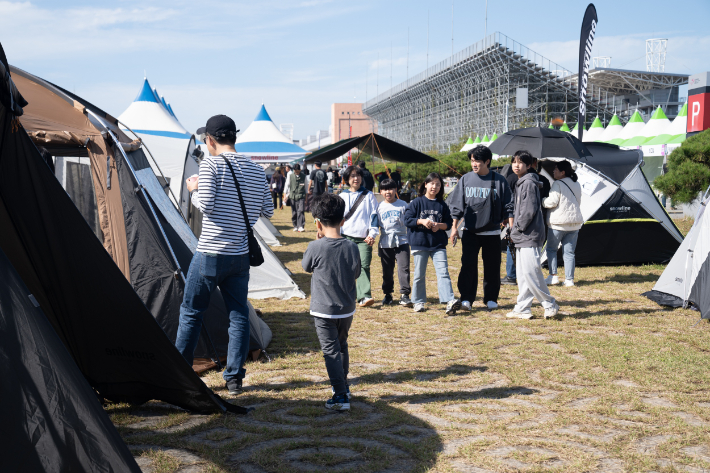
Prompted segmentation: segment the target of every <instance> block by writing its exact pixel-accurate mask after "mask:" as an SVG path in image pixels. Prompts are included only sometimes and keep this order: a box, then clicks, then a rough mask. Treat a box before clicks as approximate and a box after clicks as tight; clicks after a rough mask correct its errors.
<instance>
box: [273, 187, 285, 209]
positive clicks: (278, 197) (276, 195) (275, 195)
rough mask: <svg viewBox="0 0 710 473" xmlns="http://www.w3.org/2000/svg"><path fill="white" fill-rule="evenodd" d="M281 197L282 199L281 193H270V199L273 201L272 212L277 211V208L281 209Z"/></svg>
mask: <svg viewBox="0 0 710 473" xmlns="http://www.w3.org/2000/svg"><path fill="white" fill-rule="evenodd" d="M283 197H284V193H283V192H276V191H273V192H272V193H271V199H272V200H273V201H274V210H276V209H278V208H279V207H281V206H282V205H283ZM277 202H278V205H276V203H277Z"/></svg>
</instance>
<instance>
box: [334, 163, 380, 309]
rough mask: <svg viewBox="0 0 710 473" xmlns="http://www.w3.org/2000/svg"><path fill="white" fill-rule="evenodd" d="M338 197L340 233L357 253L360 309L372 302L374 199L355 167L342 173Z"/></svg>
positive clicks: (374, 233) (375, 213)
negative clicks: (341, 213) (341, 207)
mask: <svg viewBox="0 0 710 473" xmlns="http://www.w3.org/2000/svg"><path fill="white" fill-rule="evenodd" d="M346 186H347V188H345V189H343V191H342V192H341V193H340V194H339V196H340V198H341V199H343V200H344V201H345V218H344V219H343V220H344V223H343V226H342V229H341V234H342V235H343V236H344V237H345V238H347V239H348V240H350V241H352V242H354V243H355V244H356V245H357V248H358V250H360V268H361V270H360V277H358V278H357V301H358V304H359V305H360V307H369V306H371V305H372V304H374V303H375V300H374V299H373V298H372V289H371V285H370V262H371V261H372V245H373V244H374V243H375V238H377V235H379V233H380V230H379V224H378V220H377V205H378V203H377V198H375V194H373V193H372V192H370V191H369V190H367V189H366V188H365V186H364V183H363V177H362V171H361V170H360V168H358V167H356V166H350V167H348V168H347V169H346V170H345V172H344V173H343V187H346Z"/></svg>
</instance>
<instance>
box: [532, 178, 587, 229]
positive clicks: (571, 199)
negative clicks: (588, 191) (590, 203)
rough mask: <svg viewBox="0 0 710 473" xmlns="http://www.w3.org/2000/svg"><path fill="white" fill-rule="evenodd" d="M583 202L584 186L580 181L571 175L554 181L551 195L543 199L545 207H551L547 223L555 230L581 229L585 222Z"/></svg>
mask: <svg viewBox="0 0 710 473" xmlns="http://www.w3.org/2000/svg"><path fill="white" fill-rule="evenodd" d="M565 184H566V185H565ZM581 204H582V186H581V185H580V184H579V183H578V182H574V181H573V180H572V179H570V178H569V177H565V178H564V179H560V180H559V181H555V182H553V183H552V187H551V188H550V196H549V197H547V198H545V199H543V200H542V205H543V207H545V208H546V209H550V211H549V212H548V214H547V225H548V226H549V227H550V228H552V229H554V230H562V231H567V232H569V231H574V230H579V229H580V228H582V224H584V218H583V217H582V211H581V208H580V206H581Z"/></svg>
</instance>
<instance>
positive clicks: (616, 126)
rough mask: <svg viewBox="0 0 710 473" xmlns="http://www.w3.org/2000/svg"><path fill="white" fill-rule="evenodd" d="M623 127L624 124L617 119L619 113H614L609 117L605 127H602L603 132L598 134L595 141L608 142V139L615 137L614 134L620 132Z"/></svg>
mask: <svg viewBox="0 0 710 473" xmlns="http://www.w3.org/2000/svg"><path fill="white" fill-rule="evenodd" d="M623 129H624V126H623V125H622V124H621V120H619V115H617V114H616V113H615V114H614V116H613V117H611V120H610V121H609V124H608V125H607V126H606V128H604V132H602V134H601V135H599V138H597V139H596V140H595V141H601V142H604V143H608V142H609V141H611V140H613V139H614V138H616V136H617V135H618V134H619V133H621V130H623Z"/></svg>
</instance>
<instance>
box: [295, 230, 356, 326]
mask: <svg viewBox="0 0 710 473" xmlns="http://www.w3.org/2000/svg"><path fill="white" fill-rule="evenodd" d="M301 266H303V269H304V271H306V272H309V273H313V277H312V278H311V315H313V316H316V317H321V318H325V319H341V318H345V317H350V316H351V315H353V314H354V313H355V299H356V297H357V293H356V289H355V281H356V280H357V278H358V277H359V276H360V252H359V251H358V249H357V245H356V244H355V243H353V242H351V241H350V240H346V239H345V238H321V239H320V240H316V241H312V242H310V243H309V244H308V248H307V249H306V252H305V253H304V254H303V261H302V262H301Z"/></svg>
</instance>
